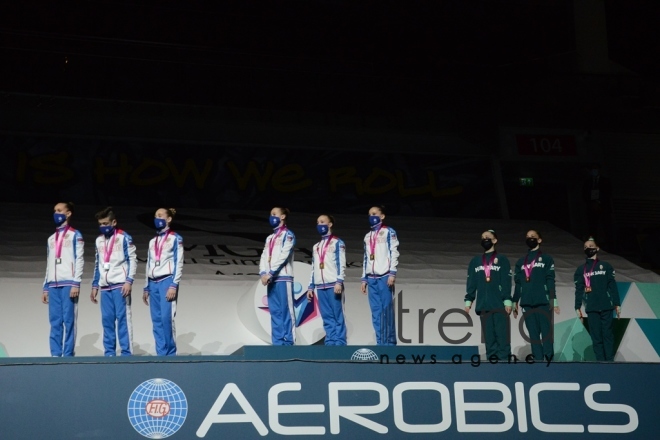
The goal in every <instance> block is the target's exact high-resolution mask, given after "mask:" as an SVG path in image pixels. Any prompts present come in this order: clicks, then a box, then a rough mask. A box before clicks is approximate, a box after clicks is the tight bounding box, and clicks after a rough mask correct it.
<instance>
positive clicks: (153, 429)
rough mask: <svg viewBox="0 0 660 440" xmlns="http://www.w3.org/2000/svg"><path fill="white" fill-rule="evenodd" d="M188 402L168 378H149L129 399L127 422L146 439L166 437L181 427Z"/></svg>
mask: <svg viewBox="0 0 660 440" xmlns="http://www.w3.org/2000/svg"><path fill="white" fill-rule="evenodd" d="M186 415H188V401H187V400H186V396H185V394H183V390H182V389H181V388H179V386H178V385H177V384H175V383H174V382H172V381H169V380H167V379H149V380H147V381H145V382H142V383H141V384H140V385H138V386H137V388H135V390H134V391H133V393H132V394H131V397H130V398H129V399H128V420H129V421H130V422H131V425H133V428H135V430H136V431H137V432H138V433H139V434H141V435H143V436H144V437H147V438H166V437H169V436H171V435H172V434H174V433H175V432H177V431H178V430H179V429H181V426H183V422H185V421H186Z"/></svg>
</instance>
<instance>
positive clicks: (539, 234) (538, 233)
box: [530, 229, 543, 240]
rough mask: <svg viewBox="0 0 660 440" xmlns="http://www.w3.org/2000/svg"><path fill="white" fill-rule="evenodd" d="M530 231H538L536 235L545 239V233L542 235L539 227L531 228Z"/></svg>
mask: <svg viewBox="0 0 660 440" xmlns="http://www.w3.org/2000/svg"><path fill="white" fill-rule="evenodd" d="M530 231H534V232H536V235H538V236H539V238H540V239H541V240H543V235H541V231H539V230H538V229H530Z"/></svg>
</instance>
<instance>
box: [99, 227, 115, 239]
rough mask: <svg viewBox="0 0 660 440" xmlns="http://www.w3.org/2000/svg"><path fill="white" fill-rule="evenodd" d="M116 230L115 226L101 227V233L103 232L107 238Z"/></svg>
mask: <svg viewBox="0 0 660 440" xmlns="http://www.w3.org/2000/svg"><path fill="white" fill-rule="evenodd" d="M114 230H115V227H114V226H99V231H101V234H103V235H105V236H106V237H107V236H108V235H110V234H112V232H113V231H114Z"/></svg>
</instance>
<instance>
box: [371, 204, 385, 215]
mask: <svg viewBox="0 0 660 440" xmlns="http://www.w3.org/2000/svg"><path fill="white" fill-rule="evenodd" d="M372 208H377V209H378V210H379V211H380V213H381V214H383V215H386V214H387V213H386V212H385V205H373V206H372Z"/></svg>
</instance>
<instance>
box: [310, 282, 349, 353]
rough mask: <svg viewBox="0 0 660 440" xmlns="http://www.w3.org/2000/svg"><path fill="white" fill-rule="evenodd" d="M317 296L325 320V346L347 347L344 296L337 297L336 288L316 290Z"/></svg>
mask: <svg viewBox="0 0 660 440" xmlns="http://www.w3.org/2000/svg"><path fill="white" fill-rule="evenodd" d="M316 296H317V298H318V301H319V308H320V309H321V317H322V318H323V328H324V329H325V345H346V322H345V321H344V294H343V293H342V294H340V295H337V294H336V293H335V288H334V287H329V288H327V289H316Z"/></svg>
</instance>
